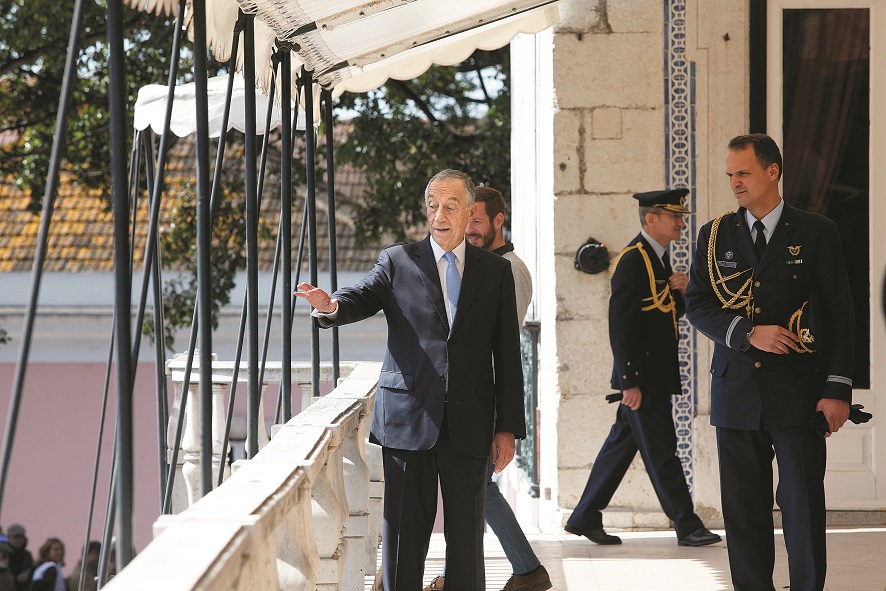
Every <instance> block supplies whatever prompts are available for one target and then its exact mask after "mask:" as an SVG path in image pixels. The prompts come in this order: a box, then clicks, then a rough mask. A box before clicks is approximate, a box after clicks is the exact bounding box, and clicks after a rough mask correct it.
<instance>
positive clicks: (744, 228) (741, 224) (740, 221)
mask: <svg viewBox="0 0 886 591" xmlns="http://www.w3.org/2000/svg"><path fill="white" fill-rule="evenodd" d="M733 223H734V224H735V225H734V227H733V230H734V232H735V244H736V248H737V249H738V252H739V253H740V254H741V256H742V257H744V259H745V260H746V261H747V262H748V263H750V264H751V266H754V267H756V266H757V263H758V262H759V261H757V251H755V250H754V243H753V242H751V231H750V229H748V222H747V218H746V217H745V208H744V207H739V208H738V211H737V212H735V217H734V218H733Z"/></svg>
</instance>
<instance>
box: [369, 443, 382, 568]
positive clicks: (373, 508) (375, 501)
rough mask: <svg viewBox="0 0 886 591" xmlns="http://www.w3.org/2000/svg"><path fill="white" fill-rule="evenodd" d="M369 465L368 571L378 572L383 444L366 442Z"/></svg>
mask: <svg viewBox="0 0 886 591" xmlns="http://www.w3.org/2000/svg"><path fill="white" fill-rule="evenodd" d="M366 463H367V465H368V466H369V506H368V509H369V532H368V535H367V536H366V569H367V572H370V573H374V572H378V568H379V564H378V545H379V544H380V543H381V523H382V501H383V500H384V496H385V471H384V462H383V461H382V453H381V446H380V445H377V444H375V443H371V442H369V441H367V442H366Z"/></svg>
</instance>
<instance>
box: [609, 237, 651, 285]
mask: <svg viewBox="0 0 886 591" xmlns="http://www.w3.org/2000/svg"><path fill="white" fill-rule="evenodd" d="M632 250H636V251H644V250H645V249H644V248H643V243H642V242H640V241H639V240H638V241H637V243H636V244H632V245H630V246H626V247H625V248H623V249H622V251H621V252H620V253H618V255H617V256H616V257H615V260H614V261H613V262H612V270H611V271H609V276H610V277H611V276H612V275H614V274H615V270H616V269H617V268H618V263H619V261H621V257H623V256H625V255H626V254H627V253H629V252H631V251H632Z"/></svg>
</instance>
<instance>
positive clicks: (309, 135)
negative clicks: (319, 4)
mask: <svg viewBox="0 0 886 591" xmlns="http://www.w3.org/2000/svg"><path fill="white" fill-rule="evenodd" d="M301 71H302V79H303V83H304V87H305V142H306V149H305V172H306V173H307V174H306V179H307V183H306V184H307V195H306V196H305V198H306V199H307V212H308V269H309V271H310V276H311V285H314V286H316V285H317V192H316V191H317V181H316V169H315V167H314V161H315V159H316V157H317V156H316V154H317V134H316V133H315V131H314V81H313V78H312V77H311V75H312V73H311V72H309V71H308V70H307V69H305V68H304V67H302V70H301ZM309 321H310V323H311V395H312V396H313V397H315V398H316V397H318V396H320V328H319V327H318V326H317V323H316V322H314V319H313V318H310V320H309Z"/></svg>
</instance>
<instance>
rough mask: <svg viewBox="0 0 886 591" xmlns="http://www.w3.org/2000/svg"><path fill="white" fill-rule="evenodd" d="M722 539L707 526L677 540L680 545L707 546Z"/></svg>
mask: <svg viewBox="0 0 886 591" xmlns="http://www.w3.org/2000/svg"><path fill="white" fill-rule="evenodd" d="M720 541H722V538H721V537H720V536H718V535H717V534H715V533H714V532H712V531H711V530H709V529H708V528H706V527H702V528H700V529H697V530H695V531H694V532H692V533H691V534H689V535H688V536H683V537H682V538H679V539H678V540H677V545H679V546H707V545H708V544H716V543H717V542H720Z"/></svg>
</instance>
